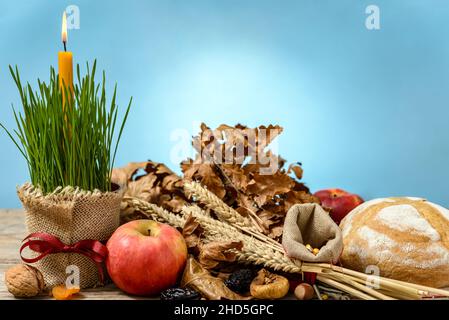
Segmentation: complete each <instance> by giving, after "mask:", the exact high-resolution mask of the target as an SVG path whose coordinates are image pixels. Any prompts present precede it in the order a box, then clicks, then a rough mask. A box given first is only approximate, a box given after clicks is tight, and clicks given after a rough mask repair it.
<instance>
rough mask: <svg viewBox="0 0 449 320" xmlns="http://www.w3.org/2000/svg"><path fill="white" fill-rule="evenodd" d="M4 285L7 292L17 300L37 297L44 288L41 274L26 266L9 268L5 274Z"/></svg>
mask: <svg viewBox="0 0 449 320" xmlns="http://www.w3.org/2000/svg"><path fill="white" fill-rule="evenodd" d="M5 284H6V287H7V288H8V291H9V292H10V293H11V294H13V295H14V296H15V297H17V298H28V297H34V296H37V295H38V294H39V293H41V292H42V290H43V289H44V287H45V282H44V277H43V276H42V273H41V272H40V271H39V270H37V269H36V268H34V267H32V266H29V265H26V264H18V265H16V266H14V267H12V268H9V269H8V270H7V271H6V273H5Z"/></svg>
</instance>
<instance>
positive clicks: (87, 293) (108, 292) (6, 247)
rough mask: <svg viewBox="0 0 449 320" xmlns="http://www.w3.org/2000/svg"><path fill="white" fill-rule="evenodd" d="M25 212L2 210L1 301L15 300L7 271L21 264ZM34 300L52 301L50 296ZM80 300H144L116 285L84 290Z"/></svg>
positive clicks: (0, 230) (0, 231) (0, 213)
mask: <svg viewBox="0 0 449 320" xmlns="http://www.w3.org/2000/svg"><path fill="white" fill-rule="evenodd" d="M25 232H26V231H25V222H24V212H23V210H20V209H13V210H9V209H3V210H0V300H5V299H15V298H14V297H13V296H12V295H11V294H10V293H9V292H8V290H7V289H6V286H5V275H4V274H5V271H6V270H7V269H8V268H9V267H11V266H13V265H15V264H18V263H20V257H19V248H20V244H21V241H22V239H23V238H24V237H25V236H26V234H25ZM33 299H50V297H49V296H48V294H44V295H41V296H39V297H36V298H33ZM78 299H90V300H115V299H142V298H136V297H131V296H128V295H127V294H125V293H123V292H122V291H120V290H119V289H117V288H116V287H115V286H114V285H108V286H106V287H103V288H98V289H89V290H87V289H86V290H83V291H82V293H80V294H79V297H78Z"/></svg>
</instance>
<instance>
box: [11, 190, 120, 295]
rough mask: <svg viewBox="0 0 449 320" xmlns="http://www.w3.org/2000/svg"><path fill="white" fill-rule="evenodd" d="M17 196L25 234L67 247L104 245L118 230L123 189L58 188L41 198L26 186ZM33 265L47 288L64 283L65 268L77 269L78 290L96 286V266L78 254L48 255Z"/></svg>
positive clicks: (65, 277) (37, 191) (38, 191)
mask: <svg viewBox="0 0 449 320" xmlns="http://www.w3.org/2000/svg"><path fill="white" fill-rule="evenodd" d="M17 193H18V196H19V198H20V201H21V202H22V204H23V206H24V208H25V223H26V227H27V231H28V233H34V232H45V233H49V234H51V235H53V236H55V237H57V238H59V239H60V240H61V241H62V242H63V243H65V244H67V245H70V244H74V243H76V242H78V241H80V240H86V239H92V240H98V241H102V242H104V241H107V240H108V239H109V237H110V236H111V234H112V233H113V232H114V231H115V229H117V227H118V226H119V222H120V220H119V219H120V202H121V200H122V197H123V188H119V189H118V190H116V191H111V192H100V191H98V190H96V191H83V190H80V189H79V188H73V187H65V188H62V187H58V188H57V189H56V190H55V191H54V192H52V193H51V194H47V195H44V194H43V193H42V191H41V190H40V189H39V188H36V187H34V186H33V185H31V184H29V183H26V184H24V185H22V186H20V187H19V188H18V189H17ZM33 254H34V255H37V254H35V253H33V252H30V253H29V254H27V255H29V256H33ZM34 265H35V267H37V268H38V269H39V270H40V271H41V272H42V274H43V276H44V280H45V285H46V287H47V288H51V287H53V286H55V285H58V284H63V283H65V281H66V279H67V276H68V275H67V274H66V267H67V266H69V265H75V266H77V267H78V268H79V270H80V287H81V288H90V287H95V286H98V285H99V284H100V282H99V273H98V270H97V266H96V264H95V263H94V262H93V261H92V260H91V259H89V258H88V257H86V256H84V255H81V254H78V253H55V254H50V255H47V256H46V257H44V258H43V259H41V260H40V261H38V262H36V263H35V264H34Z"/></svg>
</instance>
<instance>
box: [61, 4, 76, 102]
mask: <svg viewBox="0 0 449 320" xmlns="http://www.w3.org/2000/svg"><path fill="white" fill-rule="evenodd" d="M61 37H62V43H63V44H64V51H60V52H59V53H58V73H59V85H60V86H61V88H62V87H63V85H64V86H65V87H67V88H69V89H70V91H71V92H72V93H73V56H72V53H71V52H67V51H66V43H67V16H66V13H65V11H64V13H63V15H62V32H61Z"/></svg>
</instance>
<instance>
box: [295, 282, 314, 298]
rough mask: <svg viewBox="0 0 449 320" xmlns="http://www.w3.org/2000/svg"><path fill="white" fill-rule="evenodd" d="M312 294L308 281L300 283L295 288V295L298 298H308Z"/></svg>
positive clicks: (311, 296)
mask: <svg viewBox="0 0 449 320" xmlns="http://www.w3.org/2000/svg"><path fill="white" fill-rule="evenodd" d="M314 294H315V291H314V290H313V287H312V286H311V285H310V284H308V283H301V284H299V285H298V286H297V287H296V288H295V297H296V299H298V300H310V299H312V298H313V295H314Z"/></svg>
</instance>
